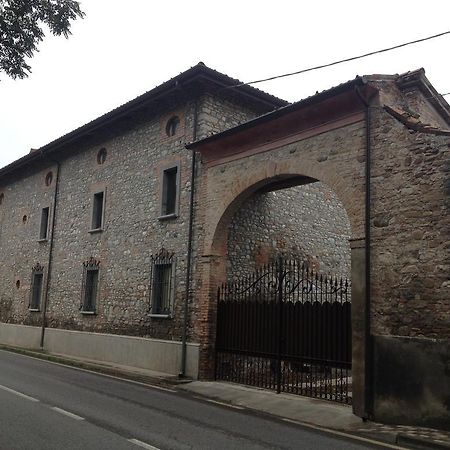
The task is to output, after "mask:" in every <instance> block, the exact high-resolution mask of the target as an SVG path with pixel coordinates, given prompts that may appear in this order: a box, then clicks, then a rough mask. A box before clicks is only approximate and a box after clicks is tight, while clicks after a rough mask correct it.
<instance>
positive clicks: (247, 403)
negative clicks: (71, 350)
mask: <svg viewBox="0 0 450 450" xmlns="http://www.w3.org/2000/svg"><path fill="white" fill-rule="evenodd" d="M0 350H7V351H13V352H16V353H20V354H23V355H26V356H31V357H35V358H39V359H44V360H48V361H51V362H56V363H59V364H64V365H69V366H73V367H77V368H81V369H85V370H91V371H96V372H99V373H103V374H106V375H111V376H116V377H119V378H124V379H129V380H132V381H138V382H141V383H145V384H148V385H160V386H161V385H162V386H166V387H170V388H171V389H176V390H179V391H182V392H185V393H189V394H192V395H195V396H201V397H205V399H212V400H216V401H219V402H222V403H225V404H230V405H234V406H238V407H242V408H248V409H250V410H253V411H255V412H260V413H265V414H270V415H272V416H276V417H278V418H280V419H284V420H287V421H293V422H295V423H300V424H303V425H306V426H311V427H313V428H318V429H324V430H325V429H326V430H334V431H336V432H338V433H339V432H340V433H347V434H349V435H357V436H361V437H365V438H368V439H374V440H377V441H383V442H386V443H388V444H390V445H391V448H403V449H404V448H411V449H438V450H440V449H445V450H450V432H446V431H440V430H435V429H431V428H420V427H414V426H406V425H385V424H381V423H376V422H363V421H362V420H361V419H360V418H358V417H356V416H355V415H353V413H352V408H351V407H350V406H348V405H343V404H339V403H333V402H328V401H324V400H317V399H313V398H308V397H301V396H297V395H290V394H283V393H282V394H276V393H275V392H273V391H266V390H263V389H258V388H253V387H247V386H242V385H239V384H233V383H225V382H217V381H191V380H187V379H179V378H178V377H177V376H174V375H169V374H165V373H161V372H155V371H150V370H145V369H139V368H136V367H129V366H120V365H117V364H110V363H106V362H98V361H92V360H88V359H82V358H74V357H69V356H66V355H57V354H50V353H46V352H40V351H34V350H26V349H21V348H17V347H10V346H6V345H0Z"/></svg>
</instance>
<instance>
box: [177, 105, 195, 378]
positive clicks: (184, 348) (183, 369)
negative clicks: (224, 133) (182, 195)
mask: <svg viewBox="0 0 450 450" xmlns="http://www.w3.org/2000/svg"><path fill="white" fill-rule="evenodd" d="M193 122H194V123H193V125H192V128H193V130H192V142H195V141H196V140H197V124H198V102H197V100H196V101H195V103H194V121H193ZM195 168H196V151H195V150H194V151H193V152H192V164H191V195H190V199H189V231H188V244H187V262H186V291H185V294H184V308H183V334H182V339H181V368H180V373H179V375H178V376H179V377H180V378H184V377H186V355H187V332H188V320H189V294H190V290H191V265H192V239H193V231H194V195H195Z"/></svg>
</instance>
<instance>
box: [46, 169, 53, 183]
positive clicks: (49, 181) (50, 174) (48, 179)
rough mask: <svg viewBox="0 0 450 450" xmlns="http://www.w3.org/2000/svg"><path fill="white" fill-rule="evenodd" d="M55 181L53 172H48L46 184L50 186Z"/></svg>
mask: <svg viewBox="0 0 450 450" xmlns="http://www.w3.org/2000/svg"><path fill="white" fill-rule="evenodd" d="M52 182H53V172H48V173H47V175H45V185H46V186H50V185H51V184H52Z"/></svg>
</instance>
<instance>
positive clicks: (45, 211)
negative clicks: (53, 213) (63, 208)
mask: <svg viewBox="0 0 450 450" xmlns="http://www.w3.org/2000/svg"><path fill="white" fill-rule="evenodd" d="M49 214H50V208H42V211H41V227H40V229H39V239H40V240H45V239H47V235H48V218H49Z"/></svg>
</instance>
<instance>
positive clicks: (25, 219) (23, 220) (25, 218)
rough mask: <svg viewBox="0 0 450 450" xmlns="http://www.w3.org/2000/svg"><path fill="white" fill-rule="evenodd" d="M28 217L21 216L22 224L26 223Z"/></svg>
mask: <svg viewBox="0 0 450 450" xmlns="http://www.w3.org/2000/svg"><path fill="white" fill-rule="evenodd" d="M27 220H28V217H27V215H26V214H24V215H23V217H22V223H27Z"/></svg>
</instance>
